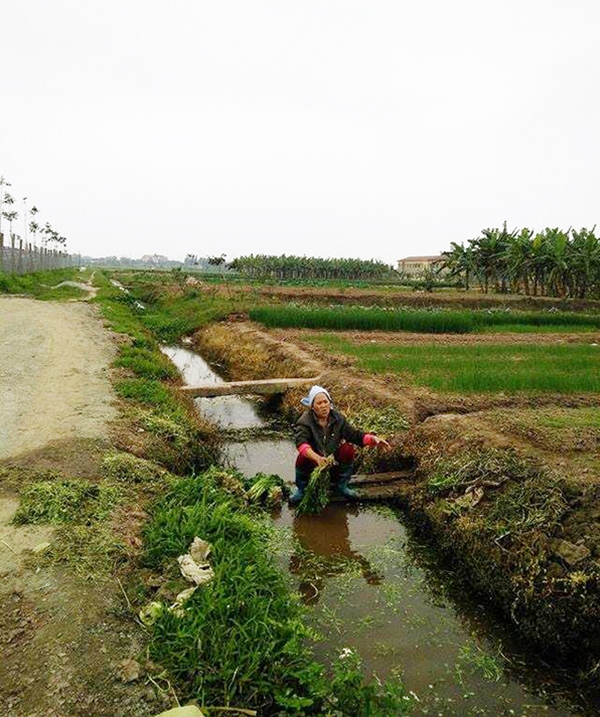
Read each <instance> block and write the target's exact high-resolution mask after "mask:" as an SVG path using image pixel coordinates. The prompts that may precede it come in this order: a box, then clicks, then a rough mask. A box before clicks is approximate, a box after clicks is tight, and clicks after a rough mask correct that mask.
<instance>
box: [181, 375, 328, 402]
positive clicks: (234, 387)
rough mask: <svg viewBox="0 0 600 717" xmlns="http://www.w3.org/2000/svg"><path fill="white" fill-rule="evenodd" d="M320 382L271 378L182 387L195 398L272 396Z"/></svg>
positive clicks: (182, 389)
mask: <svg viewBox="0 0 600 717" xmlns="http://www.w3.org/2000/svg"><path fill="white" fill-rule="evenodd" d="M318 380H319V377H318V376H313V377H312V378H269V379H262V380H260V381H229V382H227V383H203V384H200V385H199V386H182V387H181V391H183V393H185V394H187V395H188V396H192V397H193V398H214V397H215V396H243V395H259V396H270V395H272V394H274V393H285V391H288V390H289V389H290V388H304V387H306V386H313V385H314V384H315V383H317V382H318Z"/></svg>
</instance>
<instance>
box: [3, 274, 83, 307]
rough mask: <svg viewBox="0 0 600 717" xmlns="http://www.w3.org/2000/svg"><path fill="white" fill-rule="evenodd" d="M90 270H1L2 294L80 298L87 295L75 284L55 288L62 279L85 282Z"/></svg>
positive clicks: (37, 297)
mask: <svg viewBox="0 0 600 717" xmlns="http://www.w3.org/2000/svg"><path fill="white" fill-rule="evenodd" d="M89 277H90V272H89V271H86V272H80V270H79V268H76V267H70V268H67V269H52V270H48V271H36V272H33V273H31V274H21V275H19V274H4V273H2V272H0V294H27V295H28V296H32V297H34V298H35V299H40V300H44V301H59V300H63V301H64V300H67V299H80V298H81V297H82V296H85V295H86V292H85V291H83V290H82V289H78V288H77V287H74V286H61V287H58V288H54V287H56V286H57V284H60V283H61V282H62V281H77V282H79V283H82V282H85V281H87V280H88V279H89Z"/></svg>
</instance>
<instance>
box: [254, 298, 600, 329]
mask: <svg viewBox="0 0 600 717" xmlns="http://www.w3.org/2000/svg"><path fill="white" fill-rule="evenodd" d="M250 318H251V319H252V320H253V321H258V322H259V323H262V324H264V325H265V326H269V327H282V328H306V329H309V328H310V329H337V330H343V329H346V330H359V331H360V330H363V331H413V332H418V333H432V334H437V333H458V334H466V333H473V332H489V331H508V332H510V331H517V332H522V331H532V332H537V331H540V330H542V331H554V330H558V331H566V330H567V331H578V330H588V331H589V330H598V329H600V316H598V315H590V314H575V313H571V312H561V311H552V312H551V311H537V312H535V311H529V312H519V311H504V310H496V311H473V310H461V311H455V310H448V309H434V310H427V309H384V308H380V307H373V308H370V307H365V306H330V307H320V306H298V305H294V304H288V305H283V306H258V307H255V308H253V309H251V310H250Z"/></svg>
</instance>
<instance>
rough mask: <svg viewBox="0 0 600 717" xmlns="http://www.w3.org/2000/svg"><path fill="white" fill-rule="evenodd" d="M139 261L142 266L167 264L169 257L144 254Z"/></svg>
mask: <svg viewBox="0 0 600 717" xmlns="http://www.w3.org/2000/svg"><path fill="white" fill-rule="evenodd" d="M141 261H142V262H143V263H144V264H168V262H169V257H167V256H163V255H162V254H144V256H143V257H142V259H141Z"/></svg>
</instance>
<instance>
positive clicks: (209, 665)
mask: <svg viewBox="0 0 600 717" xmlns="http://www.w3.org/2000/svg"><path fill="white" fill-rule="evenodd" d="M226 478H227V473H226V472H225V471H223V470H220V469H212V470H210V471H208V472H206V473H204V474H202V475H200V476H197V477H194V478H188V479H183V480H180V481H178V482H177V483H176V484H175V486H174V487H173V490H172V491H171V492H170V493H169V494H168V495H166V496H165V497H163V498H162V499H161V500H160V501H158V503H157V504H156V505H155V507H154V509H153V510H152V520H151V522H150V523H149V525H148V526H147V528H146V531H145V556H146V557H145V560H146V563H147V565H149V566H150V567H153V568H157V569H162V570H167V571H168V570H169V566H171V565H173V564H174V562H175V559H176V557H177V556H178V555H180V554H182V553H184V552H186V551H187V548H188V546H189V544H190V543H191V542H192V539H193V538H194V537H195V536H200V537H202V538H204V539H205V540H208V541H209V542H210V543H211V544H212V547H213V552H212V555H211V565H212V567H213V570H214V573H215V577H214V579H213V580H211V581H210V582H209V583H208V584H206V585H204V586H202V588H200V589H198V590H197V591H196V592H195V593H194V594H193V596H192V597H191V598H190V599H189V601H188V602H187V603H186V609H185V611H184V613H183V615H182V616H178V615H176V614H175V613H173V612H172V611H169V610H168V609H166V606H165V607H164V608H163V609H160V610H159V611H158V615H157V619H156V621H155V622H154V624H153V627H152V637H151V642H150V646H149V652H150V656H151V658H152V659H153V660H154V661H156V662H158V663H160V664H161V665H162V666H163V667H164V668H166V669H167V671H168V674H169V676H170V677H171V678H173V679H174V680H175V682H176V685H177V686H178V688H179V689H180V690H181V696H182V698H183V699H190V698H194V699H196V700H198V702H199V703H200V704H201V705H206V706H210V705H211V704H218V705H228V706H232V707H235V706H243V707H246V708H252V709H258V710H260V714H263V715H275V714H277V715H308V714H320V715H327V714H330V715H333V714H339V715H354V714H370V715H381V716H382V717H383V715H388V714H398V715H402V714H407V713H408V710H409V708H410V700H407V699H406V695H405V693H404V690H403V689H402V687H401V685H400V684H395V683H394V684H391V683H390V685H388V686H387V687H382V686H380V685H378V684H377V683H373V684H372V685H364V683H363V681H362V678H361V677H360V672H359V671H358V669H357V666H356V664H348V665H347V666H346V665H336V668H335V669H334V671H333V675H332V678H331V680H329V679H328V677H327V676H326V675H325V673H324V670H323V668H322V666H321V665H320V664H319V663H318V662H316V661H315V660H314V658H313V656H312V651H311V648H310V646H309V641H310V638H311V637H314V635H312V633H311V631H310V630H309V629H308V628H307V627H306V626H305V624H304V621H303V618H302V608H301V606H300V605H299V602H298V599H297V598H296V597H294V596H293V595H292V594H291V592H290V589H289V585H288V583H287V581H286V578H284V576H283V574H282V572H281V571H280V570H279V569H278V568H277V567H276V565H275V560H274V557H273V556H272V555H271V554H270V553H269V551H268V550H267V546H268V544H269V530H270V528H268V523H267V521H266V520H265V518H261V517H253V516H252V515H251V514H249V513H248V510H247V507H246V506H245V503H244V501H243V499H242V498H239V497H237V496H236V495H235V494H231V493H228V492H227V491H226V490H224V489H223V488H222V485H223V481H224V479H226ZM231 478H232V477H231V476H229V479H230V480H231ZM225 482H227V481H225ZM336 710H337V711H336Z"/></svg>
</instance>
